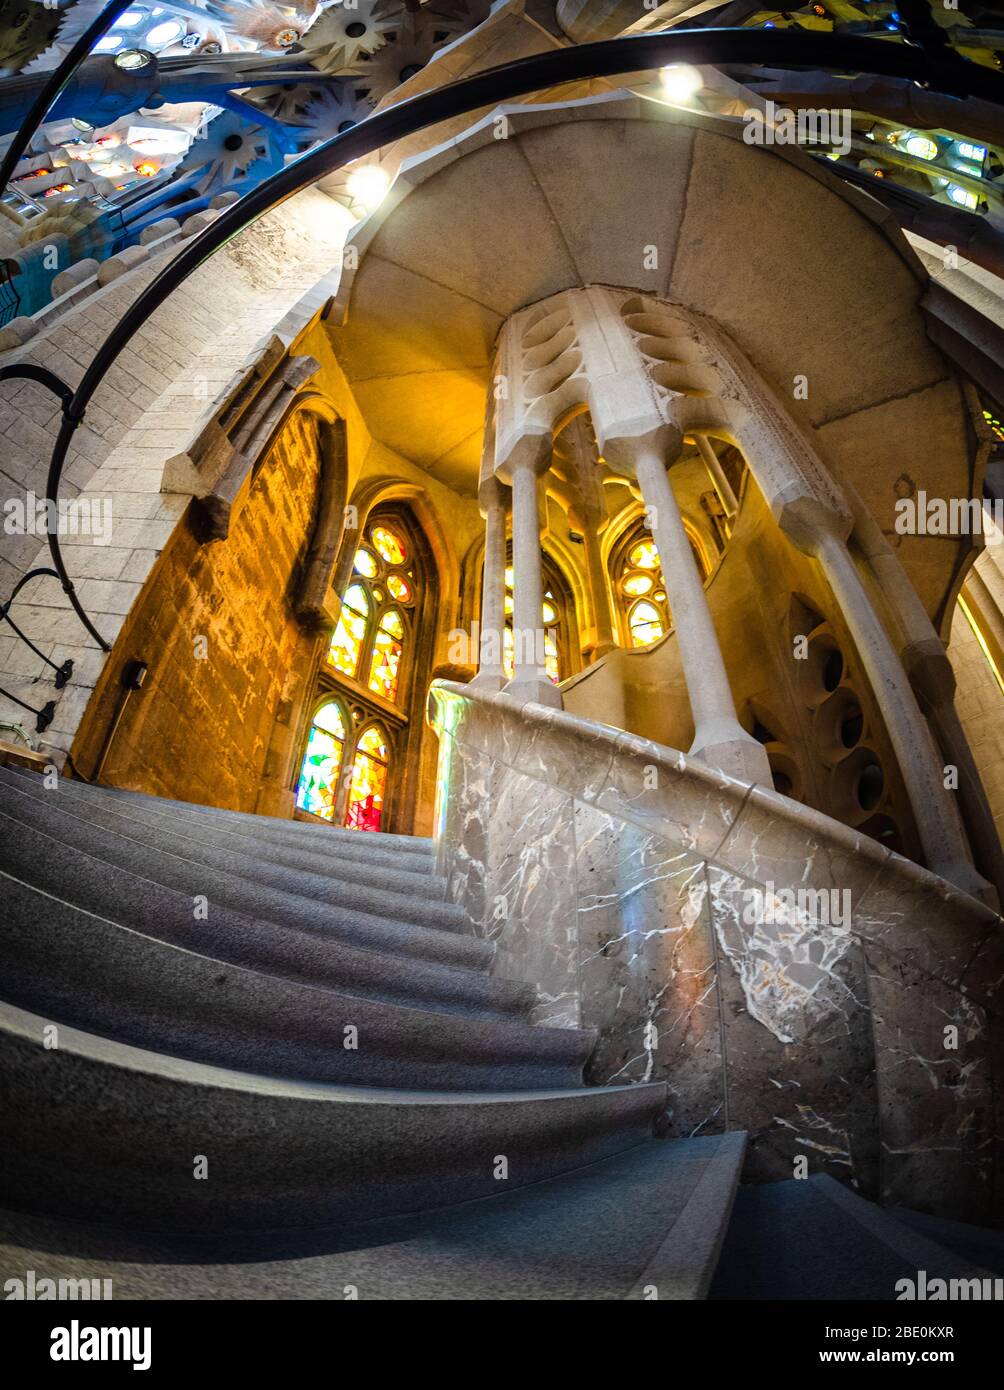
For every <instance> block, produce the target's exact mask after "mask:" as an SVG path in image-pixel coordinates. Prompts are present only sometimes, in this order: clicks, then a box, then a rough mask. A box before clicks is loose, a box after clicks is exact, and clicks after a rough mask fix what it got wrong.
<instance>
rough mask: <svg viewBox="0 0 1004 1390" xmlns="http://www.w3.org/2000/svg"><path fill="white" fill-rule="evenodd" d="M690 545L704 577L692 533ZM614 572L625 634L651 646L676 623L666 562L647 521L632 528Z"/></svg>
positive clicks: (617, 552) (633, 642) (632, 644)
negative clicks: (665, 574) (668, 593)
mask: <svg viewBox="0 0 1004 1390" xmlns="http://www.w3.org/2000/svg"><path fill="white" fill-rule="evenodd" d="M688 537H689V538H690V548H691V552H692V553H693V556H694V563H695V564H696V565H697V570H698V573H699V574H700V575H701V577H702V579H703V578H706V571H705V565H704V561H703V558H702V556H701V554H700V552H699V551H698V549H697V547H696V546H695V544H694V540H693V537H692V536H690V533H689V531H688ZM611 573H612V575H613V581H614V590H615V592H616V594H617V604H618V608H619V610H620V615H621V622H622V625H623V628H624V636H625V637H626V639H627V644H628V646H630V647H649V646H651V645H652V643H653V642H658V641H659V639H660V638H661V637H665V635H666V633H667V632H668V631H669V630H670V628H671V626H672V622H673V615H672V613H671V612H670V608H669V600H668V599H667V597H666V584H665V581H664V579H663V577H662V562H661V561H660V559H659V551H658V549H657V548H656V544H655V541H654V540H653V539H652V537H651V535H650V534H649V532H648V531H646V530H645V527H644V525H643V524H639V525H637V526H635V527H633V528H631V529H629V530H628V532H627V534H626V536H625V537H624V538H623V539H622V540H621V541H620V543H619V544H618V545H617V546H616V548H615V550H614V552H613V555H612V557H611Z"/></svg>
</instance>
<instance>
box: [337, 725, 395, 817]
mask: <svg viewBox="0 0 1004 1390" xmlns="http://www.w3.org/2000/svg"><path fill="white" fill-rule="evenodd" d="M386 758H387V745H386V742H385V740H384V738H383V735H382V734H381V733H380V731H379V730H378V729H375V728H370V729H367V730H366V732H365V733H364V734H363V735H362V737H361V738H360V740H359V744H358V746H357V749H356V756H355V761H354V762H353V764H352V777H351V780H350V783H349V800H348V807H347V809H346V815H345V824H346V825H347V826H348V827H349V829H350V830H379V829H380V821H381V819H382V817H383V803H384V793H385V791H386V788H387V762H386Z"/></svg>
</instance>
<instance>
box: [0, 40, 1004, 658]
mask: <svg viewBox="0 0 1004 1390" xmlns="http://www.w3.org/2000/svg"><path fill="white" fill-rule="evenodd" d="M731 62H744V63H764V64H767V65H768V66H771V67H783V68H784V67H786V68H797V67H808V68H826V69H830V70H834V69H835V70H837V71H849V72H858V73H862V72H863V73H870V74H874V75H876V76H880V77H900V78H907V79H910V80H912V81H915V82H918V83H919V84H921V85H923V86H930V87H934V88H936V89H937V90H939V91H943V92H945V93H946V94H948V95H950V96H956V97H965V96H979V97H982V98H983V99H984V100H986V101H992V102H995V103H997V104H998V105H1004V77H1001V76H1000V75H999V74H997V73H996V72H993V71H991V70H990V69H989V68H983V67H980V66H979V65H978V64H976V63H970V62H967V61H966V60H965V59H962V58H959V57H958V56H957V55H955V54H954V53H953V54H952V55H951V56H950V57H942V56H935V57H932V56H931V54H930V53H925V52H924V51H923V50H922V49H921V48H919V47H916V46H913V45H911V44H892V43H885V42H882V41H878V40H875V39H862V38H854V37H846V36H843V35H830V34H819V33H811V32H807V31H805V30H801V29H688V30H671V31H668V32H662V33H654V34H633V35H628V36H625V37H623V38H617V39H605V40H603V41H602V42H599V43H590V44H579V45H576V46H573V47H569V48H561V49H556V50H551V51H548V52H546V53H535V54H532V55H531V56H529V57H526V58H520V59H517V60H516V61H515V62H512V63H505V64H503V65H502V66H500V67H497V68H488V69H487V70H486V71H484V72H479V73H477V74H476V75H475V76H473V77H465V78H462V79H460V80H459V81H457V82H451V83H449V84H448V85H447V86H444V87H438V88H436V89H435V90H434V91H432V92H425V93H423V94H422V95H421V96H416V97H412V98H411V99H410V100H408V101H404V102H401V103H400V104H399V105H395V106H391V107H388V108H387V109H386V110H385V111H380V112H377V113H376V114H375V115H373V116H370V117H368V118H367V119H366V120H365V121H361V122H360V123H359V124H358V125H355V126H353V127H351V129H349V130H346V131H343V132H342V133H341V134H340V135H335V136H332V138H331V139H330V140H326V141H325V142H324V143H323V144H321V145H319V146H317V148H316V149H313V150H311V151H309V152H308V153H307V154H305V155H302V156H301V157H300V158H299V159H297V160H294V161H293V162H292V163H290V164H287V165H286V167H285V168H283V169H280V170H279V171H278V172H277V173H275V174H273V175H272V176H271V177H270V178H267V179H264V180H263V181H262V182H261V183H260V184H258V186H257V187H256V188H253V189H252V190H251V191H250V192H249V193H246V194H245V195H244V197H243V198H241V199H240V201H239V202H237V203H234V204H232V205H231V206H230V207H229V208H226V209H225V210H224V211H223V212H222V213H221V214H220V216H219V217H218V218H217V219H216V220H215V221H214V222H212V223H211V224H210V225H209V226H208V227H206V228H205V229H204V230H203V231H202V232H200V233H198V234H197V235H196V236H195V237H193V238H192V240H191V241H190V242H188V243H187V244H186V245H185V247H184V248H183V249H182V250H181V251H180V252H179V253H178V254H177V255H176V256H175V257H174V259H173V260H172V261H171V262H170V263H169V264H168V265H166V266H165V267H164V269H163V270H162V271H161V272H160V273H159V275H157V276H156V278H155V279H154V280H152V281H151V282H150V284H149V285H148V286H147V287H146V289H144V290H143V291H141V293H140V294H139V295H137V297H136V299H135V300H134V301H133V303H132V304H131V305H130V307H129V308H128V309H127V310H126V312H125V313H124V314H123V316H122V318H121V319H120V320H119V321H118V323H117V324H116V325H115V327H114V328H113V329H112V331H111V332H110V333H109V335H108V337H107V338H106V339H105V340H104V342H103V343H102V344H101V346H100V347H99V348H98V350H97V352H96V353H95V354H94V357H93V359H92V360H91V363H90V365H89V366H88V367H87V369H86V371H85V372H84V375H83V377H82V379H81V381H80V384H79V386H78V387H77V388H76V390H75V391H74V392H73V395H72V398H71V399H70V400H69V401H65V400H64V403H63V420H62V424H61V425H60V429H59V434H58V436H57V438H56V442H55V445H54V447H53V451H52V457H51V459H50V463H49V473H48V481H47V484H46V496H47V498H48V499H50V500H52V501H55V500H56V497H57V494H58V489H59V482H60V478H61V476H62V470H63V463H64V461H65V459H66V454H67V451H68V449H69V446H70V441H71V440H72V438H73V432H74V430H76V428H77V427H78V425H79V424H80V423H81V421H82V420H83V418H84V415H85V413H86V410H87V406H88V404H89V403H90V400H91V398H92V397H93V395H94V393H95V391H96V390H97V389H98V386H99V385H100V384H101V381H102V379H103V377H104V375H105V372H107V370H108V368H109V367H110V366H111V365H112V363H113V362H114V361H115V359H116V358H117V357H118V355H119V353H120V352H121V351H122V349H123V348H124V347H125V346H126V344H127V343H128V342H129V341H130V339H131V338H132V337H133V335H134V334H135V333H136V332H138V330H139V329H140V328H141V327H142V326H143V324H144V323H145V322H146V321H147V319H148V318H149V317H150V316H151V314H153V313H154V312H155V311H156V310H157V309H158V308H159V307H160V305H161V304H162V303H163V302H164V300H165V299H167V297H168V295H170V294H171V293H172V292H173V291H174V290H175V289H177V288H178V286H179V285H181V284H182V283H183V282H184V281H185V280H186V279H187V278H188V276H189V275H191V274H192V272H193V271H194V270H196V269H197V268H198V267H199V266H200V265H202V264H203V262H205V261H206V260H208V258H209V257H210V256H212V255H213V254H214V253H215V252H216V251H218V250H219V248H220V247H221V246H223V245H224V244H225V243H226V242H228V241H230V240H231V239H232V238H233V237H234V236H236V235H237V233H238V232H241V231H243V230H244V228H245V227H247V226H249V225H250V224H251V223H252V222H254V221H256V220H257V219H258V218H259V217H261V216H263V215H264V214H265V213H267V212H270V211H271V210H272V209H273V208H275V207H278V206H279V204H280V203H283V202H285V201H286V199H287V198H291V197H293V196H294V195H295V194H297V193H300V192H302V190H303V189H305V188H309V187H310V186H311V185H312V184H314V183H316V182H317V180H318V179H320V178H323V177H324V175H325V174H328V173H330V172H331V171H332V169H335V168H338V167H340V166H342V165H344V164H349V163H351V162H352V161H353V160H356V159H360V158H362V157H363V156H364V155H367V154H371V153H372V152H373V151H374V150H377V149H379V148H380V147H381V146H382V145H387V144H390V143H392V142H393V141H395V140H400V139H403V138H404V137H405V136H408V135H413V134H415V133H416V132H417V131H419V130H424V129H426V128H427V127H428V126H432V125H437V124H438V123H439V122H441V121H445V120H449V119H451V118H453V117H455V116H463V115H467V114H468V113H469V112H471V111H477V110H479V109H480V108H482V107H491V106H494V105H495V104H497V103H498V102H503V101H508V100H511V99H512V98H514V97H519V96H526V95H528V94H529V93H531V92H535V91H539V90H541V89H542V88H547V87H556V86H559V85H561V84H562V83H565V82H577V81H583V80H585V79H587V78H592V77H613V76H617V75H620V74H623V73H632V72H648V71H651V70H652V69H654V68H662V67H666V66H668V65H669V64H671V63H693V64H703V65H707V64H716V63H731ZM0 375H2V374H0ZM49 549H50V553H51V554H52V558H53V564H54V565H55V567H56V569H57V570H58V571H59V577H60V580H61V581H62V584H63V589H64V591H65V593H66V594H67V596H68V598H69V600H70V602H71V604H72V605H73V608H74V610H75V611H76V613H77V616H78V617H79V618H80V620H81V622H82V623H83V624H84V626H85V627H86V628H87V630H88V632H90V633H91V635H92V636H93V637H94V638H95V639H96V641H97V642H98V643H99V645H100V646H101V647H102V648H103V649H104V650H105V651H109V650H110V646H109V644H108V643H107V642H106V641H105V640H104V639H103V638H102V637H101V636H100V634H99V633H98V632H97V630H96V629H95V627H94V625H93V624H92V623H91V620H90V619H89V618H88V616H87V614H86V613H85V612H84V610H83V608H82V607H81V604H80V601H79V599H78V598H77V595H76V593H75V591H74V588H73V585H72V583H71V581H70V579H69V577H68V576H67V574H66V569H65V566H64V565H63V562H62V557H61V555H60V552H59V542H58V538H57V537H56V536H55V534H53V533H52V532H50V535H49Z"/></svg>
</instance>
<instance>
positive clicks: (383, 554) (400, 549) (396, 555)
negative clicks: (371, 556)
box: [370, 526, 405, 565]
mask: <svg viewBox="0 0 1004 1390" xmlns="http://www.w3.org/2000/svg"><path fill="white" fill-rule="evenodd" d="M370 540H371V541H372V543H373V548H374V549H375V550H376V552H377V554H378V555H379V556H380V558H381V559H382V560H385V561H386V562H387V564H388V565H403V564H404V556H405V549H404V542H403V541H402V540H401V539H400V538H399V537H398V536H397V535H395V533H394V532H393V531H389V530H388V529H387V527H386V526H374V527H373V530H372V531H371V532H370Z"/></svg>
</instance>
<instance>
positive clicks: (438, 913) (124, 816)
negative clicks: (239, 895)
mask: <svg viewBox="0 0 1004 1390" xmlns="http://www.w3.org/2000/svg"><path fill="white" fill-rule="evenodd" d="M30 776H31V775H30V774H19V773H15V772H11V771H10V770H9V769H7V768H0V783H3V784H4V785H6V786H9V787H21V788H24V787H26V786H27V789H28V793H29V794H30V795H31V796H33V797H35V798H36V799H37V800H41V801H44V802H45V803H46V804H48V805H50V806H51V805H56V806H60V807H65V808H66V810H67V812H68V813H70V814H72V815H76V816H78V817H81V818H83V819H85V820H86V822H87V824H88V825H93V826H103V827H104V828H105V829H109V830H113V831H115V832H116V833H117V834H119V835H121V836H123V837H125V838H127V839H130V840H133V841H136V842H138V843H140V844H143V845H148V846H150V847H152V848H154V849H163V850H167V851H168V852H170V853H173V854H176V855H179V856H182V857H184V858H185V859H188V860H190V861H191V862H193V863H199V864H204V865H205V866H206V868H207V869H212V870H221V871H222V872H225V873H232V874H236V875H237V876H239V877H242V878H245V879H248V880H253V881H254V882H255V883H260V884H262V885H265V886H268V887H271V888H276V889H279V890H281V891H283V892H287V893H296V894H297V895H298V896H300V897H308V898H313V899H315V900H317V901H319V902H324V903H329V904H332V905H338V906H341V907H346V908H350V909H355V910H357V911H360V912H369V913H376V914H379V915H380V916H386V917H389V918H392V919H393V920H395V921H401V922H413V923H414V924H415V925H417V926H428V927H434V928H436V929H438V930H446V931H450V930H452V931H461V930H463V929H464V928H465V927H466V924H467V919H466V917H465V915H464V913H463V911H462V909H461V908H459V907H456V906H454V905H453V904H452V903H446V902H443V901H442V898H441V896H435V895H432V894H430V895H428V896H419V895H418V894H416V892H415V891H414V890H409V891H408V892H397V891H393V890H391V889H385V888H379V887H375V886H373V885H370V884H362V883H353V882H349V881H347V880H342V879H339V878H338V877H337V874H336V869H335V868H334V867H332V869H331V870H330V871H325V872H323V873H316V872H311V871H308V870H306V869H302V868H288V867H286V866H284V865H281V864H275V863H272V862H269V861H268V860H265V859H262V858H261V856H260V855H258V854H255V853H254V850H253V847H252V846H250V845H248V846H247V847H245V846H244V842H240V845H241V847H240V848H238V849H233V848H229V847H227V846H225V845H220V844H217V843H214V836H213V834H212V824H213V822H212V821H211V820H210V821H209V823H208V825H209V828H208V829H207V830H205V831H200V830H199V828H198V827H197V826H196V827H191V828H190V829H188V830H182V829H180V828H179V827H178V826H177V825H175V824H174V823H165V824H150V823H149V822H148V821H147V820H146V819H145V818H143V817H141V816H138V815H136V814H134V813H132V812H131V811H130V810H129V809H128V808H127V807H126V806H124V805H123V804H122V803H121V802H118V801H113V800H111V799H110V798H107V797H103V796H100V795H99V796H94V795H91V796H89V797H87V798H86V800H82V799H80V798H79V797H78V796H77V794H76V793H75V792H73V791H70V790H64V787H65V788H69V787H70V786H71V784H70V783H66V782H65V781H61V782H60V783H57V785H56V787H54V788H53V789H51V790H47V789H46V788H45V786H44V785H43V783H42V782H41V781H39V780H38V779H34V782H33V784H30V783H29V778H30ZM79 785H82V784H79ZM206 877H207V879H208V878H209V877H210V875H206ZM430 881H431V880H430Z"/></svg>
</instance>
